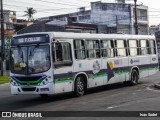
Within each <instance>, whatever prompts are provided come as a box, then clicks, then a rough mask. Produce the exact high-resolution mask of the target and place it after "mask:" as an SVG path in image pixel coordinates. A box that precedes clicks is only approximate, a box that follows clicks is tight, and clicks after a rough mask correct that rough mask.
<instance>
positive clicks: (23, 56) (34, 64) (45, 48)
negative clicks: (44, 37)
mask: <svg viewBox="0 0 160 120" xmlns="http://www.w3.org/2000/svg"><path fill="white" fill-rule="evenodd" d="M50 65H51V63H50V55H49V45H32V46H18V47H11V72H12V73H17V74H36V73H41V72H45V71H47V70H48V69H49V68H50Z"/></svg>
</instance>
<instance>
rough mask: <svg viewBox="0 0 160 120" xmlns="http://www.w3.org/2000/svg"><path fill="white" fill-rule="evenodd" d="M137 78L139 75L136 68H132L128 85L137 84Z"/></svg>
mask: <svg viewBox="0 0 160 120" xmlns="http://www.w3.org/2000/svg"><path fill="white" fill-rule="evenodd" d="M138 79H139V75H138V72H137V70H135V69H133V70H132V73H131V80H130V85H132V86H133V85H136V84H138Z"/></svg>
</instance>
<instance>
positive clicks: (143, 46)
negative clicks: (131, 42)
mask: <svg viewBox="0 0 160 120" xmlns="http://www.w3.org/2000/svg"><path fill="white" fill-rule="evenodd" d="M140 47H141V49H140V52H141V55H147V54H149V47H148V41H147V40H140Z"/></svg>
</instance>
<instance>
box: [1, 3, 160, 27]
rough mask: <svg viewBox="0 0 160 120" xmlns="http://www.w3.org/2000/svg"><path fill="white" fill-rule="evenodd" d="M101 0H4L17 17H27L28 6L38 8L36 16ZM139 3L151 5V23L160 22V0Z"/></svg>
mask: <svg viewBox="0 0 160 120" xmlns="http://www.w3.org/2000/svg"><path fill="white" fill-rule="evenodd" d="M95 1H99V0H3V4H4V9H6V10H13V11H16V13H17V18H23V19H27V18H26V17H24V16H23V15H24V14H25V13H24V11H25V10H27V7H33V8H34V9H35V10H37V13H36V14H35V15H34V18H41V17H46V16H53V15H58V14H65V13H70V12H77V10H78V8H80V7H86V8H87V9H90V2H95ZM101 1H102V2H108V3H114V2H115V0H101ZM126 3H132V4H133V3H134V0H126ZM137 3H138V4H143V5H146V6H148V7H149V24H150V25H157V24H160V7H159V6H160V5H159V3H160V1H159V0H137Z"/></svg>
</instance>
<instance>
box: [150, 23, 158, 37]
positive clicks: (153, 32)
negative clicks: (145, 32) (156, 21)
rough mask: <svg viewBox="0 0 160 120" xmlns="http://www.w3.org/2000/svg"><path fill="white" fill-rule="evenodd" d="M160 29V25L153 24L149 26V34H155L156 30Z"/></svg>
mask: <svg viewBox="0 0 160 120" xmlns="http://www.w3.org/2000/svg"><path fill="white" fill-rule="evenodd" d="M158 31H160V25H152V26H150V27H149V34H150V35H155V33H156V32H158Z"/></svg>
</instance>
